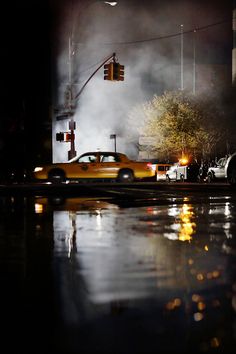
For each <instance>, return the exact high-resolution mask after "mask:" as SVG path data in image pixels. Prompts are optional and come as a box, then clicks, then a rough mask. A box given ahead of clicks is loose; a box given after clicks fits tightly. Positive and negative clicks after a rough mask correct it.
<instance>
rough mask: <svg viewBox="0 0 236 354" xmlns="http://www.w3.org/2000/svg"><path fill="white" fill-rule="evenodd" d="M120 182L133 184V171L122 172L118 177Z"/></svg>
mask: <svg viewBox="0 0 236 354" xmlns="http://www.w3.org/2000/svg"><path fill="white" fill-rule="evenodd" d="M118 181H119V182H133V181H134V174H133V172H132V171H131V170H121V171H120V172H119V175H118Z"/></svg>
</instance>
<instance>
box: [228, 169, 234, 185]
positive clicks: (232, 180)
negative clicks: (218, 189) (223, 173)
mask: <svg viewBox="0 0 236 354" xmlns="http://www.w3.org/2000/svg"><path fill="white" fill-rule="evenodd" d="M228 182H229V184H230V185H231V186H235V185H236V169H235V168H233V169H232V170H231V171H230V173H229V176H228Z"/></svg>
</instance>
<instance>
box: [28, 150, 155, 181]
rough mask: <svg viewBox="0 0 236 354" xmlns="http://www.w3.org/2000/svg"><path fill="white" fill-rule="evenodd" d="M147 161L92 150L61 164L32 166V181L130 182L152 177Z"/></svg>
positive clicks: (152, 171) (153, 174)
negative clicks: (33, 167)
mask: <svg viewBox="0 0 236 354" xmlns="http://www.w3.org/2000/svg"><path fill="white" fill-rule="evenodd" d="M154 176H155V171H154V170H153V169H152V164H151V163H149V162H141V161H134V160H130V159H129V158H128V157H127V156H126V155H125V154H122V153H116V152H109V151H96V152H87V153H85V154H82V155H81V156H79V157H75V158H73V159H72V160H70V161H68V162H64V163H54V164H49V165H45V166H38V167H35V169H34V171H33V178H34V179H35V180H41V181H50V182H54V183H55V182H64V181H79V180H90V181H91V180H106V181H107V180H116V181H119V182H133V181H135V180H144V179H146V178H150V177H154Z"/></svg>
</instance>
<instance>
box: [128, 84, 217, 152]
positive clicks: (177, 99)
mask: <svg viewBox="0 0 236 354" xmlns="http://www.w3.org/2000/svg"><path fill="white" fill-rule="evenodd" d="M139 109H141V110H142V113H141V112H139V113H137V112H136V117H143V122H144V123H145V124H142V125H139V133H141V134H142V135H144V136H154V137H156V143H155V145H154V146H153V147H152V149H153V151H154V152H155V153H156V155H157V156H159V157H164V156H168V157H170V158H172V159H177V158H179V157H180V156H181V155H183V154H185V155H188V156H192V157H194V158H197V157H203V158H206V156H208V155H210V154H212V151H213V149H214V147H215V145H216V144H217V143H218V142H219V140H220V139H221V138H222V130H221V131H220V130H219V129H217V128H216V127H214V121H215V120H216V115H217V113H216V112H215V110H214V106H213V105H211V104H210V103H209V102H208V103H207V102H206V101H204V100H203V99H199V98H198V99H196V97H195V96H193V95H188V94H187V93H186V92H183V91H177V92H165V93H164V94H163V95H162V96H157V95H154V97H153V99H152V100H151V101H149V102H146V103H145V104H143V105H142V106H140V107H139ZM136 110H137V108H136ZM133 118H134V111H132V112H131V114H130V119H131V120H132V119H133Z"/></svg>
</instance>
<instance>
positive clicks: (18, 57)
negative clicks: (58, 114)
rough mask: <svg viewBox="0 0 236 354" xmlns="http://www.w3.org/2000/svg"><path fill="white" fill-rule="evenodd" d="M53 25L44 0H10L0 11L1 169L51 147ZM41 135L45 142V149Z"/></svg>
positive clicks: (20, 164) (39, 155) (22, 162)
mask: <svg viewBox="0 0 236 354" xmlns="http://www.w3.org/2000/svg"><path fill="white" fill-rule="evenodd" d="M52 25H53V21H52V8H51V6H50V3H49V1H39V0H36V1H35V0H34V1H26V0H25V1H19V2H18V1H13V2H9V3H7V4H5V5H4V6H3V9H2V11H1V20H0V33H1V56H0V63H1V78H0V160H1V164H2V167H3V166H4V168H5V166H8V168H9V169H11V168H14V167H15V166H17V167H25V166H28V165H30V164H31V163H32V161H33V160H34V162H36V161H35V160H36V159H46V158H47V157H46V156H42V153H43V151H44V150H45V154H47V153H46V151H49V150H50V143H49V142H48V140H47V138H49V137H50V135H51V132H50V130H51V126H50V107H51V65H52V62H51V60H52V55H51V50H52V49H51V40H52ZM42 137H44V144H47V145H48V146H47V147H46V148H45V149H42V146H41V141H42ZM45 138H46V139H45ZM3 164H4V165H3ZM2 169H3V168H2ZM2 169H1V170H2Z"/></svg>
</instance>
